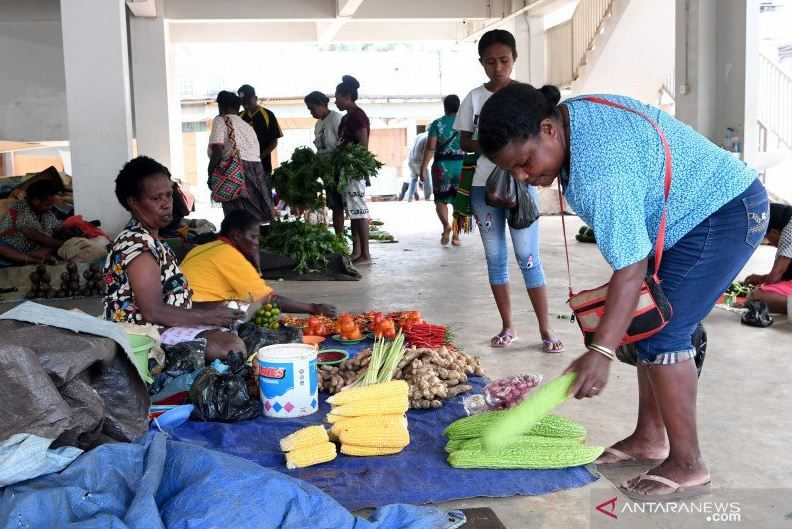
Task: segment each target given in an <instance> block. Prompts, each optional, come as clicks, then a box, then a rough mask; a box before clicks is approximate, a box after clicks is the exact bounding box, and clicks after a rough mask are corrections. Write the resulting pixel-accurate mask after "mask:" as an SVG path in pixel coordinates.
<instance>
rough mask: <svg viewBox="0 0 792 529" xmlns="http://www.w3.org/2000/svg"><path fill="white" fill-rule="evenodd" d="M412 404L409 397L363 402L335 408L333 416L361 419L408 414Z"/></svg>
mask: <svg viewBox="0 0 792 529" xmlns="http://www.w3.org/2000/svg"><path fill="white" fill-rule="evenodd" d="M409 406H410V404H409V402H408V401H407V396H406V395H404V396H400V397H389V398H387V399H382V400H363V401H357V402H350V403H349V404H343V405H341V406H337V407H333V410H332V414H333V415H341V416H343V417H360V416H361V415H393V414H397V413H406V412H407V408H409Z"/></svg>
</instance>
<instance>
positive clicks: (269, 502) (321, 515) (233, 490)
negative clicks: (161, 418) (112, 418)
mask: <svg viewBox="0 0 792 529" xmlns="http://www.w3.org/2000/svg"><path fill="white" fill-rule="evenodd" d="M446 526H447V522H446V516H445V515H444V514H443V513H441V512H440V511H438V510H437V509H433V508H427V507H414V506H410V505H391V506H388V507H385V508H383V509H380V510H378V511H377V512H375V513H374V515H372V517H371V518H370V519H369V520H364V519H362V518H357V517H354V516H352V514H350V513H349V511H347V510H346V509H344V508H343V507H342V506H341V505H339V504H338V503H337V502H336V501H334V500H333V499H332V498H330V497H329V496H327V495H326V494H323V493H322V492H321V491H319V490H317V489H316V488H315V487H314V486H312V485H309V484H307V483H304V482H301V481H299V480H295V479H292V478H290V477H289V476H286V475H285V474H282V473H280V472H276V471H273V470H268V469H265V468H261V467H260V466H258V465H255V464H253V463H251V462H249V461H245V460H244V459H240V458H236V457H232V456H229V455H226V454H222V453H220V452H214V451H210V450H204V449H202V448H200V447H197V446H194V445H189V444H185V443H178V442H174V441H170V440H167V439H166V437H165V436H164V435H162V434H160V433H157V434H154V433H151V434H148V435H147V436H146V437H144V438H143V439H142V440H141V441H139V442H138V443H135V444H130V443H116V444H107V445H103V446H101V447H99V448H96V449H94V450H92V451H90V452H87V453H85V454H83V455H82V456H80V457H79V458H78V459H77V460H76V461H75V462H74V463H73V464H72V465H71V466H69V467H68V468H67V469H66V470H64V471H63V472H61V473H59V474H51V475H49V476H45V477H41V478H38V479H35V480H32V481H27V482H24V483H20V484H17V485H14V486H10V487H6V488H5V489H2V495H0V529H20V528H25V529H38V528H41V529H44V528H46V529H51V528H56V527H57V528H72V529H78V528H79V529H100V528H101V529H110V528H112V529H166V528H167V529H188V528H189V529H209V528H218V527H223V528H229V529H231V528H233V529H248V528H249V529H254V528H255V529H260V528H263V527H266V528H272V529H297V528H301V529H302V528H308V527H310V528H312V529H322V528H326V529H442V528H443V527H446Z"/></svg>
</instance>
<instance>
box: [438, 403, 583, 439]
mask: <svg viewBox="0 0 792 529" xmlns="http://www.w3.org/2000/svg"><path fill="white" fill-rule="evenodd" d="M507 412H508V410H504V411H488V412H484V413H480V414H478V415H472V416H470V417H463V418H461V419H457V420H456V421H454V422H452V423H451V424H449V425H448V426H447V427H446V429H445V431H443V435H445V436H446V437H448V439H449V440H455V439H472V438H475V437H480V436H481V435H483V433H484V430H485V429H486V428H487V427H489V426H491V425H493V424H495V423H496V422H497V421H498V420H499V419H500V418H501V417H503V416H504V415H505V414H506V413H507ZM528 435H535V436H542V437H562V438H573V439H577V438H585V437H586V428H585V427H584V426H583V425H581V424H578V423H576V422H574V421H571V420H569V419H567V418H565V417H561V416H559V415H546V416H545V417H542V418H541V419H539V422H537V423H536V425H535V426H534V427H533V428H532V429H531V431H530V432H528Z"/></svg>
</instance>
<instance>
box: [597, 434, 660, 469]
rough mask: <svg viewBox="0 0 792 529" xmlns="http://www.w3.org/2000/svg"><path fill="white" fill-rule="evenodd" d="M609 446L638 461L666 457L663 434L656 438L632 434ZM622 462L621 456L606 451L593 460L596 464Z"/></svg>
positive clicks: (658, 459)
mask: <svg viewBox="0 0 792 529" xmlns="http://www.w3.org/2000/svg"><path fill="white" fill-rule="evenodd" d="M611 448H614V449H616V450H618V451H620V452H624V453H625V454H627V455H628V456H630V457H632V458H634V459H636V460H639V461H640V460H655V461H662V460H664V459H666V458H667V457H668V441H667V440H666V439H665V435H663V437H662V438H660V437H659V436H658V437H657V438H653V439H647V438H646V437H643V436H637V435H636V434H632V435H631V436H629V437H627V438H626V439H622V440H621V441H619V442H618V443H615V444H614V445H612V446H611ZM623 462H624V459H623V458H620V457H619V456H617V455H615V454H610V453H607V452H606V453H605V454H603V455H602V456H601V457H600V458H599V459H597V461H595V463H596V464H597V465H612V464H614V463H623Z"/></svg>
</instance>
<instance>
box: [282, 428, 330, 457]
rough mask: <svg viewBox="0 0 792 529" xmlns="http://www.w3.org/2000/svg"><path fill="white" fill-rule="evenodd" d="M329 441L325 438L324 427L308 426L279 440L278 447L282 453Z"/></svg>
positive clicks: (325, 431)
mask: <svg viewBox="0 0 792 529" xmlns="http://www.w3.org/2000/svg"><path fill="white" fill-rule="evenodd" d="M329 440H330V438H329V437H328V436H327V430H325V429H324V426H321V425H316V426H308V427H306V428H301V429H299V430H297V431H296V432H294V433H293V434H291V435H287V436H286V437H284V438H283V439H281V440H280V447H281V450H282V451H284V452H290V451H291V450H297V449H299V448H306V447H309V446H314V445H318V444H321V443H326V442H328V441H329Z"/></svg>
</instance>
